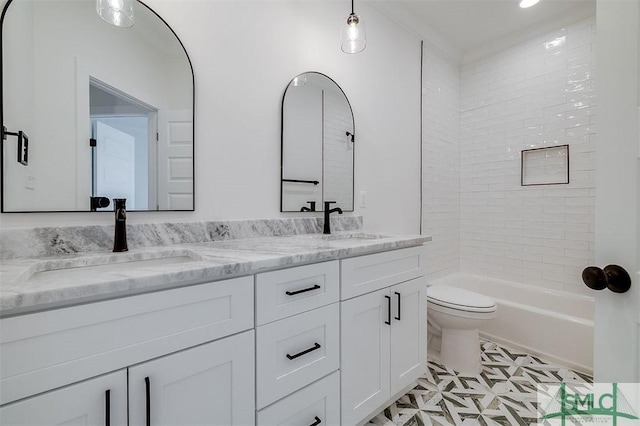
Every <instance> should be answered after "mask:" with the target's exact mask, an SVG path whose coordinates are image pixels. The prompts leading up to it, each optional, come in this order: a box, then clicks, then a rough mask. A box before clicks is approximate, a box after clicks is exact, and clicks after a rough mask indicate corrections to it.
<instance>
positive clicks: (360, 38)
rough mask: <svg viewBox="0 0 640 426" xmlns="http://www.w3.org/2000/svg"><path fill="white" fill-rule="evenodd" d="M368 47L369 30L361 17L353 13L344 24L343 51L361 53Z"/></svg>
mask: <svg viewBox="0 0 640 426" xmlns="http://www.w3.org/2000/svg"><path fill="white" fill-rule="evenodd" d="M365 47H367V31H366V28H365V25H364V22H363V21H362V18H360V17H359V16H358V15H356V14H355V13H351V14H350V15H349V16H347V18H346V19H345V24H344V25H343V26H342V51H343V52H344V53H360V52H362V51H363V50H364V48H365Z"/></svg>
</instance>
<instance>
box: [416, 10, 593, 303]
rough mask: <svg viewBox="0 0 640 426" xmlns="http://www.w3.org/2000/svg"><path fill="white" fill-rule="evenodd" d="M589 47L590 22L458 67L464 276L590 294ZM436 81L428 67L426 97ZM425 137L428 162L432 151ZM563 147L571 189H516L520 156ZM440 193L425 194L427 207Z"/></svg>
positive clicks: (455, 207) (451, 205)
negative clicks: (584, 276) (585, 278)
mask: <svg viewBox="0 0 640 426" xmlns="http://www.w3.org/2000/svg"><path fill="white" fill-rule="evenodd" d="M595 43H596V30H595V18H588V19H585V20H582V21H579V22H576V23H574V24H572V25H568V26H566V27H564V28H562V29H559V30H557V31H554V32H551V33H548V34H546V35H544V36H542V37H537V38H535V39H533V40H530V41H528V42H526V43H522V44H519V45H516V46H513V47H511V48H509V49H507V50H504V51H502V52H500V53H497V54H494V55H492V56H490V57H487V58H485V59H482V60H480V61H477V62H474V63H470V64H465V65H463V67H462V71H461V77H460V165H459V167H460V192H459V195H460V201H459V205H457V204H456V203H455V202H454V201H453V200H449V204H447V206H446V207H447V208H448V211H447V212H448V213H451V214H452V216H453V215H455V213H456V212H457V210H458V209H459V214H460V269H461V270H462V271H464V272H470V273H477V274H481V275H485V276H491V277H495V278H500V279H505V280H511V281H517V282H521V283H526V284H532V285H537V286H543V287H548V288H554V289H558V290H565V291H570V292H579V293H585V294H586V293H587V292H588V291H587V290H588V289H587V288H586V287H585V286H584V284H583V283H582V280H581V273H582V269H583V268H584V267H586V266H588V265H591V264H593V259H594V213H595V212H594V210H595V207H594V196H595V144H596V116H595V108H594V106H595V103H596V90H595V83H596V81H595V72H596V62H595V53H594V52H595ZM434 78H435V77H432V76H430V74H429V73H428V72H427V71H425V86H427V87H426V92H428V91H429V90H430V88H429V86H428V85H427V83H429V81H431V80H434ZM426 92H425V94H426ZM428 103H429V102H428V101H427V100H425V107H426V108H425V109H427V110H428V109H431V108H430V106H429V105H428ZM439 107H440V105H439V104H438V105H437V108H439ZM440 113H442V111H441V112H440ZM429 114H434V112H433V111H430V112H425V117H428V116H429ZM436 117H437V116H434V117H432V118H436ZM438 118H439V117H438ZM425 123H427V121H426V120H425ZM447 123H448V122H447ZM429 126H431V124H428V125H426V126H425V127H429ZM427 133H428V132H427V131H426V130H425V135H426V134H427ZM451 133H453V131H452V132H451ZM427 139H429V140H428V141H427ZM431 139H432V137H431V135H429V138H426V137H425V147H427V149H425V151H426V152H425V159H428V157H429V152H428V151H429V150H430V149H431V147H432V145H436V146H437V144H434V143H433V141H432V140H431ZM433 139H435V138H433ZM563 144H568V145H569V152H570V155H569V159H570V163H569V169H570V183H569V184H566V185H549V186H524V187H523V186H520V152H521V151H522V150H524V149H532V148H540V147H549V146H556V145H563ZM452 151H453V150H452ZM447 152H448V151H447ZM431 161H433V159H432V160H431ZM425 166H426V168H425V170H426V172H425V173H426V174H429V173H430V172H429V169H428V167H431V164H430V163H425ZM441 166H444V168H448V167H449V166H448V165H446V166H445V165H444V164H441ZM449 173H450V171H449V170H447V171H446V173H445V174H444V175H442V178H445V177H446V178H447V179H449ZM432 180H433V178H429V179H426V178H425V185H429V184H431V183H432ZM434 183H436V184H437V183H438V182H437V180H436V181H435V182H434ZM444 188H445V187H441V188H440V189H444ZM446 189H447V190H449V189H450V190H453V189H454V186H453V185H452V186H447V187H446ZM437 194H438V190H437V189H428V188H427V189H425V192H424V195H425V200H424V202H425V204H429V202H430V200H429V197H434V196H437ZM451 198H452V197H451ZM447 208H444V207H443V208H442V210H447ZM429 214H430V213H429V212H428V211H427V213H426V214H425V218H424V220H425V223H427V222H429V220H428V219H429V218H430V216H429ZM435 225H436V227H437V224H435ZM451 227H452V225H451V224H447V229H449V228H451ZM425 233H429V230H427V231H426V232H425ZM435 235H436V233H434V241H436V238H435ZM453 257H454V256H453V255H452V258H453Z"/></svg>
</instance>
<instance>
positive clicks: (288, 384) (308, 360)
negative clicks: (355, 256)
mask: <svg viewBox="0 0 640 426" xmlns="http://www.w3.org/2000/svg"><path fill="white" fill-rule="evenodd" d="M339 270H340V265H339V261H337V260H336V261H331V262H323V263H318V264H313V265H305V266H299V267H294V268H289V269H283V270H279V271H272V272H266V273H262V274H257V275H256V295H257V298H256V312H257V315H256V322H257V324H258V326H257V327H256V401H257V403H256V406H257V409H258V410H259V411H258V412H257V423H258V424H259V425H265V426H266V425H268V426H273V425H279V424H282V425H289V426H291V425H300V426H309V425H313V424H316V425H319V424H328V425H335V424H339V419H340V408H339V407H340V405H339V404H340V400H339V398H338V395H339V393H340V380H339V371H338V369H339V368H340V307H339V304H338V300H339V289H340V274H339Z"/></svg>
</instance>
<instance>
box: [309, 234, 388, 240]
mask: <svg viewBox="0 0 640 426" xmlns="http://www.w3.org/2000/svg"><path fill="white" fill-rule="evenodd" d="M311 237H312V238H319V239H321V240H325V241H354V240H379V239H381V238H388V237H387V236H386V235H379V234H368V233H365V232H350V233H344V234H343V233H337V234H328V235H325V234H314V235H311Z"/></svg>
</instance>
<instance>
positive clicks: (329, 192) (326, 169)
mask: <svg viewBox="0 0 640 426" xmlns="http://www.w3.org/2000/svg"><path fill="white" fill-rule="evenodd" d="M355 143H356V138H355V121H354V118H353V110H352V109H351V104H350V103H349V100H348V99H347V96H346V95H345V93H344V91H343V90H342V89H341V88H340V86H338V84H337V83H336V82H335V81H333V80H332V79H331V78H329V77H328V76H326V75H324V74H321V73H318V72H306V73H303V74H300V75H298V76H296V77H295V78H294V79H293V80H291V82H290V83H289V85H288V86H287V88H286V90H285V92H284V96H283V98H282V151H281V155H282V163H281V192H280V211H282V212H294V211H297V212H299V211H322V209H323V205H324V202H325V201H335V202H336V204H333V205H332V207H334V206H335V207H340V208H341V209H342V210H343V211H353V188H354V152H355Z"/></svg>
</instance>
